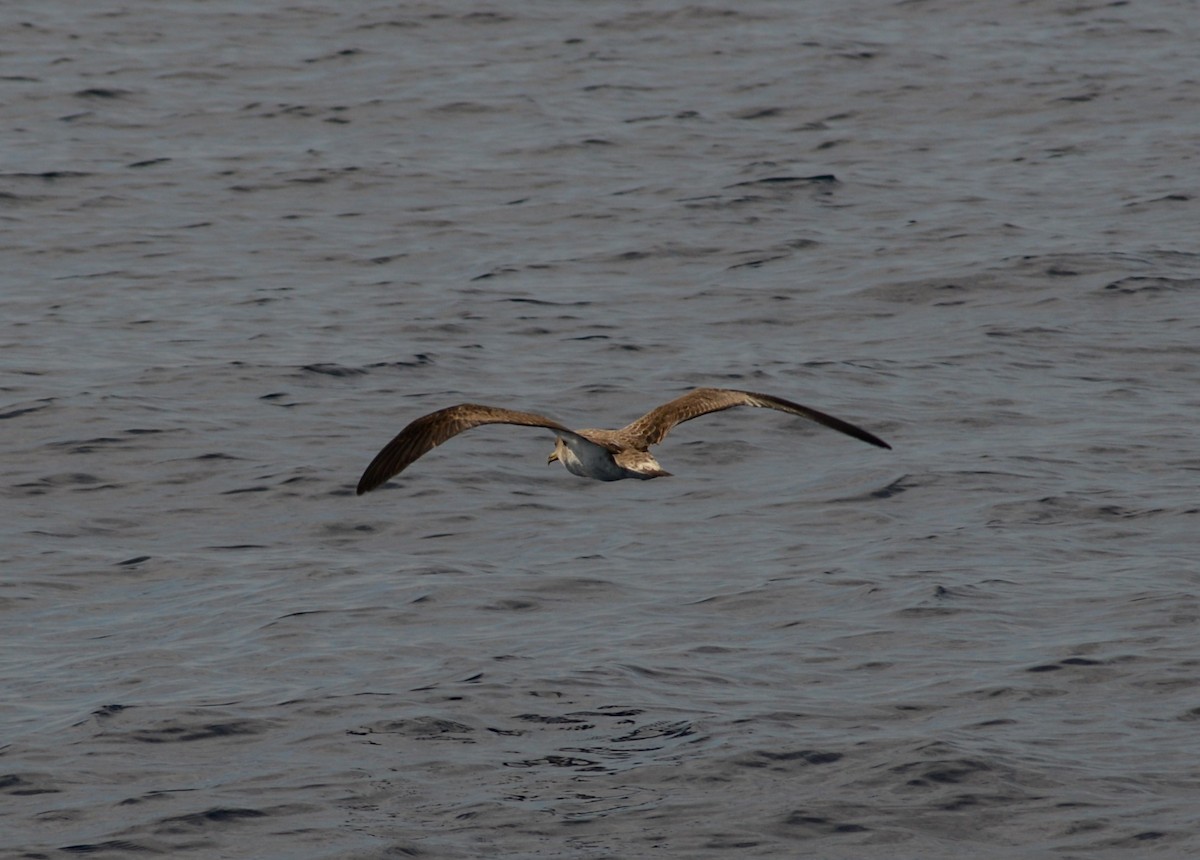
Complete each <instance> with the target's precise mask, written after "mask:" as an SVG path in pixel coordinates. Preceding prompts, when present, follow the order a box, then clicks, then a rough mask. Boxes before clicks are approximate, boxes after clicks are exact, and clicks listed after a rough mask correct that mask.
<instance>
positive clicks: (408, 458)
mask: <svg viewBox="0 0 1200 860" xmlns="http://www.w3.org/2000/svg"><path fill="white" fill-rule="evenodd" d="M481 424H519V425H522V426H527V427H545V428H547V429H548V430H555V431H559V432H563V433H573V431H572V430H570V429H569V428H567V427H564V426H563V425H561V424H559V423H558V422H557V421H554V420H552V419H550V418H547V417H546V416H544V415H537V414H535V413H533V412H516V411H514V410H512V409H500V408H499V407H496V406H481V405H479V404H477V403H460V404H459V405H458V406H450V407H448V408H446V409H439V410H438V411H437V412H430V413H429V414H428V415H422V416H421V417H420V418H418V419H417V420H415V421H413V422H412V423H411V424H409V425H408V426H407V427H405V428H404V429H403V430H401V431H400V432H399V433H398V434H397V435H396V438H395V439H393V440H392V441H391V442H388V443H387V444H386V445H385V446H383V450H382V451H380V452H379V453H378V454H376V455H375V459H374V460H372V461H371V465H369V466H367V470H366V471H365V472H363V475H362V478H360V479H359V482H358V495H360V496H361V495H362V494H363V493H367V492H370V491H371V490H373V489H375V488H376V487H378V486H379V485H380V484H382V483H383V482H384V481H387V480H388V479H389V478H394V477H395V476H396V475H399V474H400V473H401V472H403V471H404V470H405V469H406V468H407V467H408V466H410V465H411V464H412V463H413V461H415V460H416V459H417V458H419V457H421V456H422V455H423V454H428V453H429V452H430V451H432V450H433V449H434V448H436V447H437V446H438V445H441V444H442V443H443V442H445V441H446V440H448V439H452V438H454V437H455V436H457V435H458V434H459V433H462V432H463V431H465V430H470V429H471V428H472V427H478V426H480V425H481Z"/></svg>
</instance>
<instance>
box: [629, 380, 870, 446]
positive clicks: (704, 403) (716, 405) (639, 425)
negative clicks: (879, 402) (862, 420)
mask: <svg viewBox="0 0 1200 860" xmlns="http://www.w3.org/2000/svg"><path fill="white" fill-rule="evenodd" d="M735 406H761V407H764V408H767V409H778V410H779V411H780V412H787V413H788V414H790V415H799V416H801V417H803V418H808V419H810V420H812V421H816V422H817V423H818V424H824V425H825V426H826V427H831V428H832V429H834V430H837V431H838V432H839V433H845V434H846V435H847V436H853V437H854V438H855V439H861V440H862V441H863V442H867V443H869V444H871V445H875V446H878V447H880V448H891V447H892V446H891V445H889V444H888V443H887V442H884V441H883V440H882V439H880V438H879V437H878V436H875V435H873V434H871V433H868V432H867V431H866V430H863V429H862V428H861V427H855V426H854V425H853V424H851V423H850V422H848V421H843V420H842V419H840V418H834V417H833V416H832V415H826V414H825V413H824V412H818V411H817V410H816V409H812V408H810V407H808V406H801V405H800V404H799V403H792V402H791V401H790V400H784V399H783V398H782V397H772V396H771V395H770V394H755V393H754V392H752V391H737V390H735V389H732V388H697V389H696V390H695V391H689V392H688V393H687V394H685V395H683V396H682V397H676V398H675V399H674V400H672V401H671V402H670V403H664V404H663V405H662V406H659V407H658V408H657V409H652V410H650V411H649V412H647V413H646V414H645V415H643V416H642V417H641V418H639V419H638V420H637V421H634V422H633V423H632V424H630V425H629V426H628V427H625V428H623V429H621V430H620V431H618V432H619V433H620V435H621V436H622V437H624V438H627V439H630V441H631V442H634V444H636V445H638V446H645V445H657V444H658V443H659V442H661V441H662V440H663V439H664V438H665V437H666V435H667V434H668V433H669V432H671V428H672V427H674V426H675V425H676V424H682V423H683V422H684V421H691V420H692V419H693V418H699V417H700V416H701V415H707V414H708V413H710V412H720V411H722V410H724V409H732V408H733V407H735Z"/></svg>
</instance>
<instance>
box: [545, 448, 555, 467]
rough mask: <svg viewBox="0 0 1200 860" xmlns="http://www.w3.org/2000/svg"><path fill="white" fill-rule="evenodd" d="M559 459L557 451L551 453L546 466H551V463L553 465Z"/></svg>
mask: <svg viewBox="0 0 1200 860" xmlns="http://www.w3.org/2000/svg"><path fill="white" fill-rule="evenodd" d="M557 459H558V452H557V451H552V452H550V456H549V457H547V458H546V465H547V466H549V465H550V464H551V463H553V462H554V461H555V460H557Z"/></svg>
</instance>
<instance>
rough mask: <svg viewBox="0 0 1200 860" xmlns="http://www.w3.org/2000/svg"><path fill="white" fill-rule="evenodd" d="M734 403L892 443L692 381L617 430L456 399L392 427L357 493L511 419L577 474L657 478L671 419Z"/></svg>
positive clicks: (827, 418) (748, 394)
mask: <svg viewBox="0 0 1200 860" xmlns="http://www.w3.org/2000/svg"><path fill="white" fill-rule="evenodd" d="M734 406H760V407H765V408H767V409H777V410H779V411H780V412H787V413H789V414H791V415H799V416H801V417H803V418H808V419H811V420H813V421H816V422H817V423H818V424H824V425H825V426H826V427H831V428H833V429H834V430H837V431H838V432H840V433H845V434H846V435H847V436H853V437H854V438H855V439H860V440H862V441H863V442H867V443H869V444H871V445H875V446H876V447H878V448H888V449H890V448H891V447H892V446H891V445H889V444H888V443H887V442H884V441H883V440H882V439H880V438H879V437H878V436H875V435H873V434H871V433H868V432H867V431H866V430H863V429H862V428H861V427H855V426H854V425H853V424H851V423H849V422H847V421H843V420H841V419H840V418H834V417H833V416H832V415H826V414H825V413H824V412H818V411H817V410H816V409H812V408H810V407H808V406H801V405H800V404H799V403H792V402H791V401H790V400H784V399H783V398H782V397H772V396H771V395H770V394H755V393H754V392H752V391H737V390H735V389H732V388H697V389H695V390H694V391H689V392H688V393H687V394H684V395H683V396H682V397H677V398H675V399H674V400H672V401H671V402H670V403H664V404H663V405H662V406H659V407H656V408H655V409H651V410H650V411H649V412H647V413H646V414H645V415H643V416H642V417H641V418H639V419H638V420H636V421H634V422H633V423H632V424H629V425H628V426H626V427H622V428H621V429H620V430H572V429H570V428H569V427H564V426H563V425H562V424H559V423H558V422H557V421H555V420H554V419H552V418H547V417H546V416H544V415H538V414H536V413H533V412H517V411H516V410H513V409H502V408H499V407H496V406H481V405H480V404H478V403H460V404H459V405H457V406H450V407H448V408H446V409H439V410H438V411H437V412H430V413H429V414H428V415H422V416H421V417H420V418H418V419H417V420H415V421H413V422H412V423H411V424H409V425H408V426H407V427H405V428H404V429H403V430H401V431H400V433H399V434H397V436H396V438H394V439H393V440H392V441H391V442H388V443H387V445H385V446H384V448H383V450H382V451H380V452H379V453H378V454H376V455H375V459H374V460H372V461H371V465H369V466H367V470H366V471H365V472H363V475H362V478H361V479H360V480H359V482H358V495H360V496H361V495H362V494H363V493H366V492H370V491H371V490H373V489H375V488H376V487H378V486H379V485H380V484H382V483H384V482H385V481H387V480H388V479H390V478H393V477H395V476H396V475H398V474H400V473H401V472H402V471H404V470H405V469H406V468H407V467H408V466H409V465H411V464H412V463H413V462H414V461H415V460H416V459H417V458H418V457H421V456H422V455H423V454H427V453H429V452H430V451H432V450H433V449H434V448H436V447H437V446H438V445H441V444H442V443H443V442H445V441H447V440H448V439H453V438H454V437H455V436H457V435H458V434H459V433H462V432H463V431H466V430H470V429H471V428H472V427H479V426H480V425H483V424H518V425H521V426H525V427H545V428H546V429H547V430H553V431H554V433H555V434H556V438H555V441H554V451H553V453H551V454H550V456H549V457H548V458H547V460H546V464H547V465H549V464H550V463H553V462H554V461H555V460H557V461H558V462H560V463H562V464H563V465H564V466H566V467H567V471H568V472H570V473H571V474H573V475H579V476H580V477H581V478H594V479H596V480H598V481H620V480H622V479H623V478H640V479H642V480H648V479H650V478H664V477H667V476H669V475H670V474H671V473H670V472H666V471H663V468H662V466H660V465H659V464H658V461H657V460H656V459H654V455H653V454H651V453H650V446H651V445H657V444H658V443H659V442H661V441H662V440H663V438H664V437H666V435H667V433H669V432H670V431H671V428H673V427H674V426H675V425H676V424H682V423H683V422H684V421H691V420H692V419H693V418H698V417H699V416H701V415H707V414H708V413H710V412H720V411H722V410H723V409H732V408H733V407H734Z"/></svg>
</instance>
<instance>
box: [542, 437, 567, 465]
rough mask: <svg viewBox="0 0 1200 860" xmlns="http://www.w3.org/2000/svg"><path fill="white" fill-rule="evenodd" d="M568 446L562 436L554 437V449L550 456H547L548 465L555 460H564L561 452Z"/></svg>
mask: <svg viewBox="0 0 1200 860" xmlns="http://www.w3.org/2000/svg"><path fill="white" fill-rule="evenodd" d="M566 447H567V446H566V445H565V444H563V440H562V437H561V436H556V437H554V450H553V451H551V452H550V456H549V457H547V458H546V465H547V466H549V465H550V464H551V463H553V462H555V461H560V462H561V460H562V457H561V454H562V452H563V450H564V449H565V448H566Z"/></svg>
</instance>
